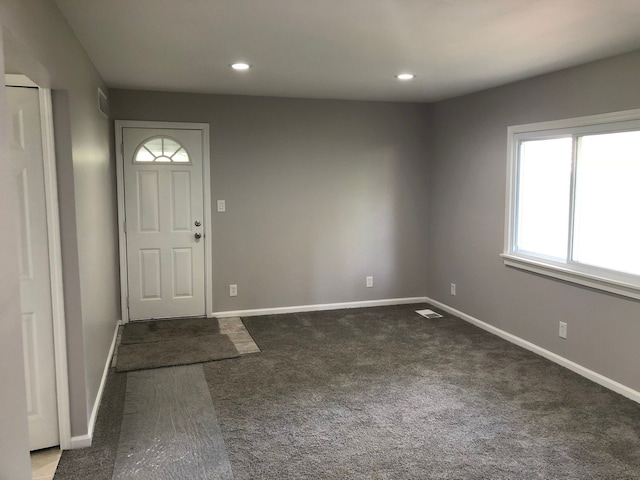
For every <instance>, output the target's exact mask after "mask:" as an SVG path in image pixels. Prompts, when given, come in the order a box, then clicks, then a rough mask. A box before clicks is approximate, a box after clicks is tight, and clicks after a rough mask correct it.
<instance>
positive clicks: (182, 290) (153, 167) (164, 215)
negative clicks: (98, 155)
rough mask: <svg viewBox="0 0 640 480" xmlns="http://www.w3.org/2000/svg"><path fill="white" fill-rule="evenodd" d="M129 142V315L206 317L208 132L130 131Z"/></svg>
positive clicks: (126, 163)
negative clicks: (205, 136)
mask: <svg viewBox="0 0 640 480" xmlns="http://www.w3.org/2000/svg"><path fill="white" fill-rule="evenodd" d="M122 138H123V162H124V165H123V172H124V193H125V216H126V225H127V228H126V240H127V276H128V284H129V291H128V295H129V318H130V319H131V320H142V319H150V318H170V317H187V316H203V315H204V314H205V301H204V245H205V243H204V242H205V240H206V239H205V238H204V237H203V236H202V233H203V231H204V228H203V223H204V220H203V213H204V200H203V178H202V173H203V168H202V154H203V151H202V145H203V138H202V131H201V130H188V129H185V130H180V129H164V128H136V127H125V128H123V129H122ZM196 234H199V235H200V237H199V238H196Z"/></svg>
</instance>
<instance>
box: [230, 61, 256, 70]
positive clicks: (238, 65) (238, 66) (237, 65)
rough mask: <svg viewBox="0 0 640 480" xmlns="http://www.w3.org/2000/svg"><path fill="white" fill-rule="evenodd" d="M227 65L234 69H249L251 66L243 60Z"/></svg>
mask: <svg viewBox="0 0 640 480" xmlns="http://www.w3.org/2000/svg"><path fill="white" fill-rule="evenodd" d="M229 66H230V67H231V68H233V69H234V70H249V69H250V68H251V65H249V64H248V63H244V62H238V63H232V64H231V65H229Z"/></svg>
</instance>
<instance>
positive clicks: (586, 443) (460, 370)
mask: <svg viewBox="0 0 640 480" xmlns="http://www.w3.org/2000/svg"><path fill="white" fill-rule="evenodd" d="M419 308H429V306H428V305H424V307H423V306H419V305H409V306H396V307H377V308H365V309H353V310H342V311H332V312H311V313H299V314H287V315H274V316H264V317H251V318H245V319H243V321H244V323H245V325H246V327H247V329H248V330H249V333H250V334H251V336H252V337H253V338H254V339H255V341H256V343H257V344H258V345H260V348H261V350H262V353H261V355H248V356H244V357H243V358H242V361H237V362H212V363H207V364H203V369H204V372H205V376H206V379H207V382H208V384H209V388H210V392H211V397H212V399H213V404H214V406H215V409H216V413H217V416H218V422H219V424H220V428H221V430H222V434H223V437H224V440H225V444H226V447H227V451H228V455H229V459H230V461H231V465H232V467H233V473H234V478H235V479H236V480H244V479H247V480H248V479H257V478H260V479H294V478H295V479H302V478H304V479H307V478H321V479H372V478H375V479H429V480H436V479H465V480H466V479H471V480H480V479H492V480H514V479H549V480H550V479H557V480H560V479H562V480H595V479H598V480H605V479H606V480H614V479H615V480H623V479H624V480H630V479H640V405H638V404H637V403H634V402H632V401H631V400H628V399H626V398H624V397H622V396H620V395H618V394H616V393H613V392H611V391H609V390H606V389H605V388H603V387H601V386H599V385H597V384H595V383H593V382H590V381H589V380H586V379H585V378H582V377H580V376H578V375H576V374H574V373H573V372H571V371H569V370H567V369H565V368H562V367H560V366H558V365H556V364H554V363H551V362H549V361H547V360H545V359H544V358H542V357H539V356H537V355H535V354H533V353H531V352H528V351H526V350H524V349H522V348H519V347H517V346H515V345H513V344H510V343H508V342H506V341H504V340H502V339H500V338H499V337H496V336H494V335H491V334H489V333H488V332H485V331H483V330H480V329H478V328H476V327H474V326H472V325H470V324H469V323H467V322H464V321H462V320H460V319H457V318H454V317H451V316H445V318H442V319H435V320H428V319H425V318H423V317H421V316H419V315H417V314H416V313H415V310H416V309H419Z"/></svg>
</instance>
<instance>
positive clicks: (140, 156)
mask: <svg viewBox="0 0 640 480" xmlns="http://www.w3.org/2000/svg"><path fill="white" fill-rule="evenodd" d="M153 160H154V157H153V155H151V152H150V151H149V150H147V149H146V148H144V147H141V148H140V149H139V150H138V153H136V159H135V161H136V162H153Z"/></svg>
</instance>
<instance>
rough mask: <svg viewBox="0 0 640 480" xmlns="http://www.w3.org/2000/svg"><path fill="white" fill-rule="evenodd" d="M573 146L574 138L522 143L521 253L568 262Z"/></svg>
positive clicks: (518, 242)
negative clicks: (566, 260)
mask: <svg viewBox="0 0 640 480" xmlns="http://www.w3.org/2000/svg"><path fill="white" fill-rule="evenodd" d="M572 143H573V141H572V139H571V137H568V138H554V139H547V140H527V141H523V142H521V144H520V155H519V161H518V198H517V202H518V203H517V217H516V218H517V226H516V227H517V229H516V250H517V251H520V252H529V253H535V254H538V255H542V256H547V257H553V258H557V259H562V260H565V259H566V257H567V246H568V235H569V200H570V187H571V157H572Z"/></svg>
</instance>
